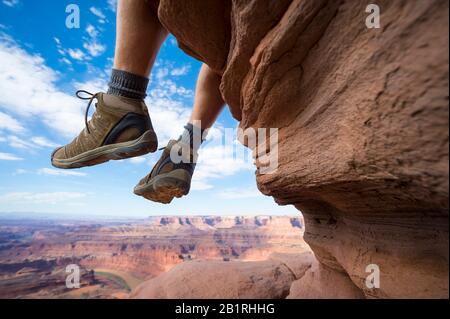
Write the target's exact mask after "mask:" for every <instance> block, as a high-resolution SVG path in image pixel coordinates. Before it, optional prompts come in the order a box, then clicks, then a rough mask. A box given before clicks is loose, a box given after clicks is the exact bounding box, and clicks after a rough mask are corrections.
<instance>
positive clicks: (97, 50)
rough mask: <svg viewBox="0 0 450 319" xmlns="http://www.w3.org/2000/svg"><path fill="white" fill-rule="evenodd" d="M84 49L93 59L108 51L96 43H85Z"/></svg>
mask: <svg viewBox="0 0 450 319" xmlns="http://www.w3.org/2000/svg"><path fill="white" fill-rule="evenodd" d="M83 48H85V49H86V50H87V51H88V53H89V54H90V55H92V56H93V57H97V56H100V55H102V54H103V52H105V51H106V47H105V46H104V45H103V44H100V43H97V42H96V41H92V42H85V43H83Z"/></svg>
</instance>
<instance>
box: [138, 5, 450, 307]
mask: <svg viewBox="0 0 450 319" xmlns="http://www.w3.org/2000/svg"><path fill="white" fill-rule="evenodd" d="M154 2H155V3H156V4H157V5H159V9H158V15H159V18H160V20H161V22H162V24H163V25H164V26H165V27H166V28H167V29H168V30H169V31H170V32H171V33H172V34H173V35H174V36H175V37H176V39H177V40H178V44H179V46H180V48H181V49H183V50H184V51H185V52H186V53H187V54H189V55H191V56H193V57H195V58H197V59H199V60H200V61H202V62H204V63H206V64H207V65H209V66H210V67H211V68H212V69H213V70H215V71H216V72H217V73H218V74H220V75H221V76H222V81H221V93H222V96H223V98H224V100H225V101H226V102H227V104H228V105H229V107H230V110H231V112H232V114H233V116H234V117H235V118H236V120H238V121H239V122H240V128H242V129H247V128H253V129H257V128H278V134H279V143H278V161H279V165H278V169H277V170H276V171H275V172H273V173H272V174H262V173H261V171H260V169H261V167H262V164H261V162H259V161H258V157H259V154H261V153H265V152H264V150H265V149H266V148H267V144H268V143H270V142H268V141H267V142H260V144H259V145H257V146H256V147H255V148H254V149H253V151H254V155H255V160H256V166H257V169H258V170H257V176H256V179H257V183H258V188H259V190H260V191H261V192H262V193H264V194H266V195H269V196H272V197H274V199H275V200H276V202H277V203H279V204H280V205H294V206H295V207H296V208H298V209H299V210H300V211H301V212H302V214H303V216H304V218H305V224H306V232H305V240H306V242H307V243H308V244H309V245H310V247H311V248H312V250H313V252H314V254H315V256H316V257H317V262H316V263H314V265H313V267H311V268H310V269H308V270H307V271H306V273H305V275H304V276H302V277H301V278H300V279H298V280H297V282H294V284H293V285H292V289H291V292H290V295H289V297H290V298H448V296H449V294H448V269H449V268H448V267H449V264H448V259H449V233H448V224H449V223H448V208H449V207H448V199H449V197H448V193H449V183H448V181H449V175H448V171H449V170H448V168H449V166H448V160H449V157H448V150H449V144H448V118H449V114H448V109H449V107H448V106H449V105H448V85H449V83H448V75H449V73H448V65H449V64H448V56H449V52H448V29H449V21H448V10H449V8H448V6H449V4H448V1H444V0H429V1H404V0H399V1H389V0H379V1H377V2H376V4H377V5H378V6H379V7H380V10H381V11H380V15H381V16H380V28H379V29H371V28H367V26H366V24H365V20H366V18H367V13H366V6H367V4H368V3H367V1H362V0H351V1H343V0H333V1H331V0H330V1H328V0H278V1H258V0H231V1H211V2H209V1H208V2H204V1H195V0H187V1H176V0H160V1H154ZM244 142H245V141H244ZM371 264H376V265H377V266H378V267H379V269H380V272H381V285H380V287H379V288H378V289H370V288H368V287H367V286H366V284H365V277H366V275H367V274H366V272H365V269H366V267H367V266H368V265H371ZM180 271H181V270H180ZM208 271H213V272H214V271H216V270H214V269H209V270H208ZM174 276H175V277H176V274H174ZM330 282H332V283H334V285H338V287H336V286H334V285H331V284H330ZM149 284H151V283H149ZM154 284H158V285H159V283H154ZM189 284H190V285H195V284H194V283H189ZM150 288H151V287H150ZM150 288H149V289H147V290H141V292H142V294H141V297H145V296H146V294H147V293H149V296H152V293H153V290H152V289H150ZM193 289H195V287H193Z"/></svg>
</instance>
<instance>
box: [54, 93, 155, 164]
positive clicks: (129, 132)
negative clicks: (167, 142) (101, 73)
mask: <svg viewBox="0 0 450 319" xmlns="http://www.w3.org/2000/svg"><path fill="white" fill-rule="evenodd" d="M80 94H87V95H88V97H84V96H81V95H80ZM77 96H78V97H79V98H81V99H85V100H89V104H88V107H87V109H86V115H85V124H86V127H85V128H84V129H83V131H81V133H80V134H79V135H78V136H77V137H76V138H75V139H74V140H73V141H72V142H71V143H70V144H67V145H66V146H63V147H59V148H57V149H56V150H55V151H54V152H53V154H52V156H51V161H52V165H53V166H55V167H58V168H79V167H85V166H92V165H97V164H101V163H104V162H107V161H109V160H121V159H125V158H130V157H135V156H140V155H144V154H147V153H150V152H155V151H156V149H157V148H158V139H157V137H156V134H155V132H154V131H153V126H152V122H151V120H150V116H149V114H148V110H147V106H146V105H145V103H144V101H142V100H135V99H129V98H125V97H119V96H115V95H109V94H106V93H96V94H92V93H89V92H86V91H78V92H77ZM94 99H96V100H97V104H96V108H97V109H96V111H95V113H94V115H93V116H92V118H91V120H89V121H88V120H87V114H88V111H89V107H90V106H91V104H92V102H93V101H94Z"/></svg>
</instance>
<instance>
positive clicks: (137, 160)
mask: <svg viewBox="0 0 450 319" xmlns="http://www.w3.org/2000/svg"><path fill="white" fill-rule="evenodd" d="M146 161H147V157H146V156H139V157H133V158H130V159H129V162H130V163H132V164H142V163H145V162H146Z"/></svg>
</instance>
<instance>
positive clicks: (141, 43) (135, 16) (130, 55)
mask: <svg viewBox="0 0 450 319" xmlns="http://www.w3.org/2000/svg"><path fill="white" fill-rule="evenodd" d="M167 34H168V33H167V30H166V29H165V28H164V27H163V26H162V25H161V23H160V22H159V20H158V17H157V15H156V13H155V10H154V8H153V7H152V6H151V5H150V4H148V3H147V2H146V1H145V0H132V1H130V0H119V4H118V9H117V32H116V52H115V57H114V68H115V69H118V70H122V71H127V72H130V73H133V74H137V75H140V76H143V77H148V75H149V74H150V71H151V68H152V66H153V63H154V62H155V59H156V55H157V54H158V51H159V49H160V47H161V44H162V43H163V42H164V40H165V38H166V37H167Z"/></svg>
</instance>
